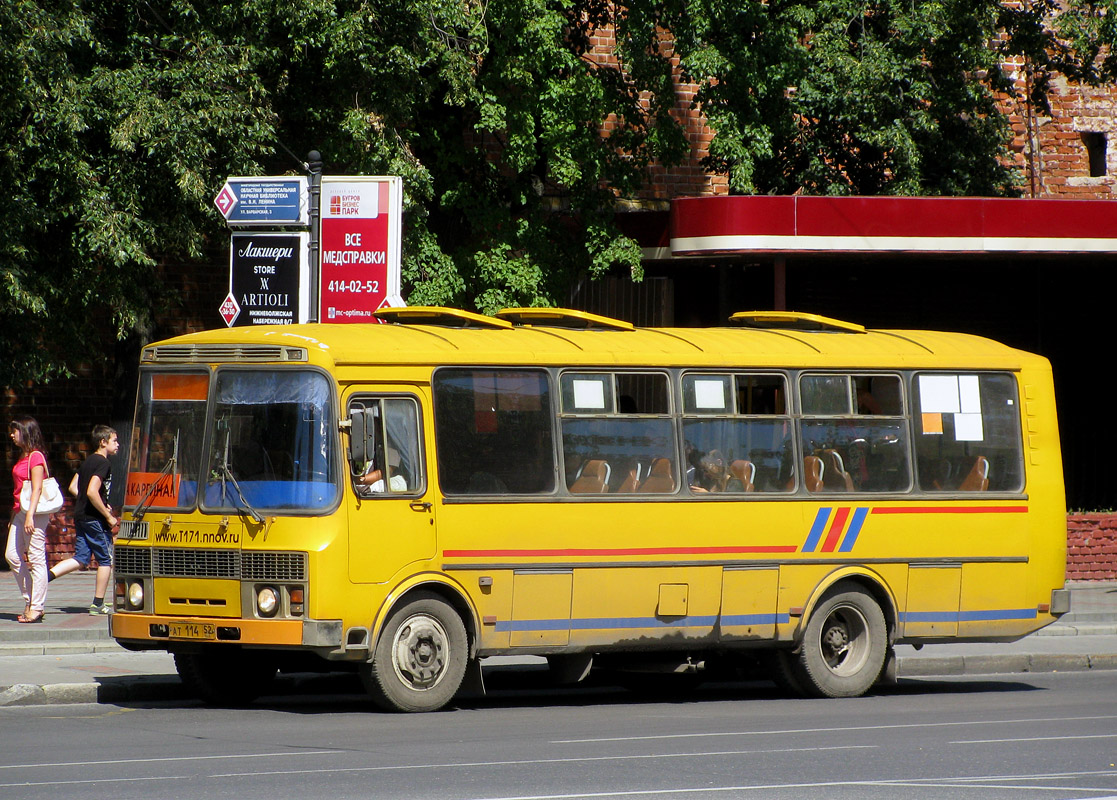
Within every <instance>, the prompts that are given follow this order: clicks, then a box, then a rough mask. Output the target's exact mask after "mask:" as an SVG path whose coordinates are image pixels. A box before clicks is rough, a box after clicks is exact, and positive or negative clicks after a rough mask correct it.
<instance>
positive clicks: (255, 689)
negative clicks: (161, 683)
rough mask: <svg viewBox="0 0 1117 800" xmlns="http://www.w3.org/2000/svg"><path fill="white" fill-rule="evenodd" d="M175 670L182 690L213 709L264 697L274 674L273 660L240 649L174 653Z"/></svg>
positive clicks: (263, 654)
mask: <svg viewBox="0 0 1117 800" xmlns="http://www.w3.org/2000/svg"><path fill="white" fill-rule="evenodd" d="M175 669H176V670H177V671H178V675H179V677H180V678H181V679H182V683H183V684H184V685H185V686H186V689H187V690H188V691H189V692H190V693H191V694H193V695H194V696H195V697H197V698H199V699H200V700H202V701H204V702H206V703H209V704H211V705H217V706H245V705H248V704H249V703H251V702H252V701H253V700H255V699H256V698H257V697H259V696H260V695H262V694H264V692H266V691H267V690H268V689H269V688H270V687H271V685H272V683H274V681H275V675H276V672H277V671H278V670H277V668H276V665H275V659H274V657H270V658H269V656H268V654H266V653H253V652H245V651H243V650H232V649H229V650H223V651H216V650H205V651H202V652H200V653H175Z"/></svg>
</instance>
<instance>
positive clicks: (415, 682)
mask: <svg viewBox="0 0 1117 800" xmlns="http://www.w3.org/2000/svg"><path fill="white" fill-rule="evenodd" d="M470 619H471V615H470V613H469V609H468V607H467V606H466V605H465V603H464V601H463V600H462V599H461V597H460V596H459V595H457V594H456V593H454V592H453V591H452V590H450V589H448V588H447V587H443V586H441V585H440V584H437V583H434V584H424V585H421V586H418V587H414V588H412V589H410V590H408V591H407V592H405V593H404V594H403V595H402V596H401V597H399V598H398V599H397V600H396V601H395V602H394V603H393V604H392V606H391V610H390V611H389V612H388V614H387V615H386V617H385V619H384V622H383V624H382V625H381V626H380V627H379V630H378V632H377V636H376V640H375V644H374V645H373V647H372V650H371V653H370V658H369V660H368V661H367V662H365V663H364V664H362V666H361V670H360V672H361V679H362V681H363V682H364V685H365V688H366V690H367V691H368V693H369V696H370V697H371V698H372V700H373V702H374V703H375V704H376V705H377V706H379V707H381V708H383V709H385V710H388V711H409V712H415V711H435V710H437V709H439V708H442V707H443V706H445V705H446V704H447V703H449V702H450V700H451V699H453V697H454V695H456V694H457V692H458V690H459V688H460V687H461V685H462V681H463V679H464V677H465V674H466V669H467V667H468V665H469V664H470V662H471V661H472V660H473V658H474V651H475V648H476V644H475V642H476V637H475V635H473V633H472V632H471V630H470V628H471V627H472V626H471V625H470V624H469V620H470Z"/></svg>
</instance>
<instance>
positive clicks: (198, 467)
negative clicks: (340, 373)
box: [126, 366, 341, 517]
mask: <svg viewBox="0 0 1117 800" xmlns="http://www.w3.org/2000/svg"><path fill="white" fill-rule="evenodd" d="M335 395H336V393H335V390H334V388H333V381H332V379H331V378H330V376H329V375H328V374H327V373H325V372H323V371H321V370H319V369H316V368H310V367H305V366H303V367H298V368H274V367H270V368H263V367H244V366H230V367H223V368H219V369H216V370H198V369H192V370H162V369H161V370H156V369H145V370H144V371H143V372H142V373H141V377H140V391H139V395H138V400H137V405H136V416H135V419H136V423H135V428H134V436H133V444H132V451H131V453H130V455H129V464H130V471H129V484H128V492H127V497H126V506H127V507H129V508H135V507H136V506H137V505H139V504H141V503H142V504H143V506H144V507H145V509H146V508H151V509H158V510H161V511H192V510H194V509H200V510H201V511H203V512H206V513H214V514H229V513H235V514H244V515H248V516H252V517H258V516H259V515H260V514H262V513H275V512H279V513H282V514H284V515H288V514H290V515H299V514H311V515H320V514H327V513H330V512H331V511H332V510H333V509H335V508H336V507H337V505H338V503H339V502H340V497H341V487H340V478H339V476H340V474H341V472H340V468H339V456H338V453H339V446H338V437H337V410H336V409H337V401H336V396H335ZM199 489H200V490H199ZM145 495H147V496H146V498H145Z"/></svg>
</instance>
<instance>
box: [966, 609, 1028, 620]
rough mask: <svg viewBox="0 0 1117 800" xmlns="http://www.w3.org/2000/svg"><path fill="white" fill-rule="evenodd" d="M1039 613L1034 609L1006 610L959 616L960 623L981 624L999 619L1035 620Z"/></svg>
mask: <svg viewBox="0 0 1117 800" xmlns="http://www.w3.org/2000/svg"><path fill="white" fill-rule="evenodd" d="M1037 616H1038V612H1037V611H1036V610H1035V609H1034V608H1005V609H1000V610H995V611H963V612H962V613H961V614H959V615H958V621H959V622H979V621H985V620H997V619H1035V618H1036V617H1037Z"/></svg>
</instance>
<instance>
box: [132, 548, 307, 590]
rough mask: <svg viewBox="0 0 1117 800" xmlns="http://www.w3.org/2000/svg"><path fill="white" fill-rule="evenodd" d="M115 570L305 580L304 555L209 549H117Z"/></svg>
mask: <svg viewBox="0 0 1117 800" xmlns="http://www.w3.org/2000/svg"><path fill="white" fill-rule="evenodd" d="M114 557H115V561H116V563H115V565H114V566H115V568H116V571H117V573H118V574H121V575H153V576H155V577H160V578H232V579H241V578H243V579H245V580H254V581H305V580H306V562H307V556H306V553H298V552H278V551H257V550H246V551H244V552H241V551H240V550H209V549H200V548H197V549H195V548H184V547H181V548H180V547H130V546H127V545H124V546H119V547H117V548H116V552H115V553H114Z"/></svg>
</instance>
